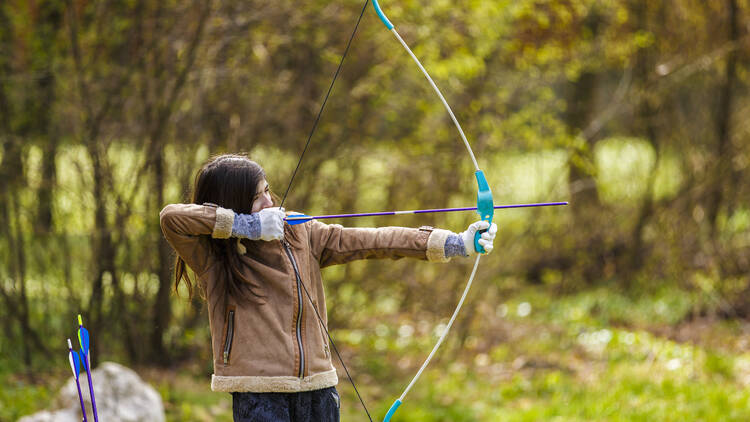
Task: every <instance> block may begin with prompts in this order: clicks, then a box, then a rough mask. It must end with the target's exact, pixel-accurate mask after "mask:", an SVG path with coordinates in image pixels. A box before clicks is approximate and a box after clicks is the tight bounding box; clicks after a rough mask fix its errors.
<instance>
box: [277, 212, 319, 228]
mask: <svg viewBox="0 0 750 422" xmlns="http://www.w3.org/2000/svg"><path fill="white" fill-rule="evenodd" d="M312 219H313V218H312V217H310V216H309V215H305V214H293V215H290V216H288V217H286V218H285V219H284V220H286V222H287V224H289V225H290V226H296V225H297V224H302V223H306V222H308V221H310V220H312Z"/></svg>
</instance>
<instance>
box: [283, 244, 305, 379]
mask: <svg viewBox="0 0 750 422" xmlns="http://www.w3.org/2000/svg"><path fill="white" fill-rule="evenodd" d="M281 244H282V245H284V249H285V250H286V254H287V256H289V260H290V261H292V267H294V275H295V277H296V278H297V302H298V303H299V305H298V306H297V346H298V347H299V356H300V364H299V374H298V376H299V378H304V375H305V349H304V348H303V347H302V310H303V309H302V278H301V277H300V274H299V268H297V261H295V260H294V255H292V250H291V249H290V248H289V243H287V242H286V240H282V241H281Z"/></svg>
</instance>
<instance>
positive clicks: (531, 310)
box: [0, 287, 750, 422]
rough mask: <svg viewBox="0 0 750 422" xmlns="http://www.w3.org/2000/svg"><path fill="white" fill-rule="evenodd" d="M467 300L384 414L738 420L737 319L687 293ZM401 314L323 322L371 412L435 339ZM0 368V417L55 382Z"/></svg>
mask: <svg viewBox="0 0 750 422" xmlns="http://www.w3.org/2000/svg"><path fill="white" fill-rule="evenodd" d="M470 300H471V301H473V303H471V304H469V305H470V306H476V307H477V310H478V311H479V312H478V313H477V316H476V317H475V319H474V320H475V321H474V323H473V324H472V325H471V326H470V327H469V328H468V330H469V331H470V333H471V335H469V336H467V337H466V338H465V341H464V342H463V344H462V345H459V344H458V342H457V339H459V338H460V337H461V335H462V334H465V333H461V332H459V331H458V330H456V331H455V332H453V333H451V335H450V336H449V339H450V341H449V342H448V343H446V344H445V345H444V348H443V349H441V351H440V353H439V354H438V357H437V360H436V361H434V362H433V363H432V364H431V366H430V368H428V370H427V371H426V372H425V373H424V375H423V377H422V379H421V380H420V381H419V382H418V383H417V384H416V385H415V387H414V388H413V390H412V391H411V392H410V394H409V396H407V398H406V400H405V402H404V404H403V405H402V406H401V408H400V409H399V411H398V412H397V413H396V417H395V418H394V421H407V420H408V421H414V422H427V421H453V422H464V421H466V422H468V421H496V420H497V421H540V420H541V421H652V420H659V421H686V420H689V421H713V420H722V421H741V420H743V421H744V420H750V389H748V388H746V386H747V385H748V384H750V353H747V352H745V349H746V346H747V344H749V343H748V342H749V341H750V338H748V335H747V334H745V332H747V331H748V330H747V324H745V323H742V322H737V321H735V322H725V321H720V320H715V321H711V320H699V321H692V322H684V321H685V320H686V318H685V316H686V315H688V314H689V313H690V312H691V309H692V308H693V306H694V304H695V303H697V302H699V301H700V300H701V297H700V296H695V295H693V294H689V293H685V292H683V291H680V290H671V289H660V290H655V291H653V292H651V293H649V294H644V295H642V296H638V297H632V296H629V295H625V294H621V293H617V292H613V291H612V290H611V289H609V290H608V289H603V288H602V289H596V290H592V291H587V292H583V293H579V294H573V295H567V296H562V297H556V296H555V295H553V294H551V293H550V292H549V291H548V288H546V287H537V288H522V289H521V290H519V291H517V292H516V293H514V294H512V296H509V298H508V299H507V300H506V301H505V302H504V303H501V304H499V305H498V304H493V305H492V306H490V305H489V302H491V300H490V301H486V302H485V301H484V297H479V295H477V294H476V293H475V295H474V298H473V299H470ZM464 315H466V314H464ZM459 319H460V318H459ZM406 326H407V325H406V324H404V325H402V326H400V327H389V326H388V325H387V324H384V323H383V322H382V321H381V322H379V323H378V324H377V326H375V327H372V328H373V329H372V330H370V329H369V328H360V329H357V330H338V331H337V332H336V331H335V332H334V336H335V337H336V338H337V339H338V340H339V341H338V342H339V346H340V347H341V348H342V349H343V351H344V353H345V356H347V358H346V359H347V363H348V364H349V366H350V369H352V370H353V373H354V376H355V381H356V382H357V384H358V388H360V391H361V392H362V394H363V396H364V398H365V400H366V403H368V407H369V408H370V410H371V412H372V414H373V417H374V418H375V419H376V420H380V419H381V418H382V416H383V415H384V414H385V412H386V411H387V409H388V407H389V406H390V404H391V403H392V401H393V399H394V398H396V397H398V395H400V393H401V390H402V389H403V388H404V387H405V385H406V383H408V381H409V380H410V379H411V377H412V376H413V375H414V373H415V372H416V369H417V367H418V366H419V365H420V364H421V361H422V359H424V357H425V356H426V354H427V353H428V352H429V348H430V347H431V346H432V344H433V342H434V340H435V331H436V330H435V329H434V327H428V329H427V330H425V329H423V328H424V327H422V328H416V329H407V328H404V327H406ZM363 332H364V333H368V334H367V335H364V336H363V335H362V333H363ZM3 367H4V368H6V370H5V371H4V372H1V373H2V375H1V376H2V377H3V385H4V386H5V388H3V389H1V390H0V421H6V420H15V419H17V418H18V417H19V416H21V415H23V414H28V413H31V412H33V411H35V410H38V409H41V408H45V407H47V403H49V402H50V401H51V400H52V398H53V397H54V391H55V390H56V388H57V387H59V385H61V384H62V382H63V381H64V379H63V378H62V377H61V376H58V377H57V378H56V379H55V378H49V379H50V381H48V382H42V383H39V384H28V383H26V382H24V381H22V378H21V377H18V376H17V375H14V374H12V372H11V371H8V370H7V368H8V367H7V366H5V365H3ZM61 371H62V369H61ZM139 372H140V373H141V375H142V376H143V377H144V378H145V379H146V380H147V381H149V382H150V383H151V384H152V385H153V386H155V388H156V389H157V390H158V391H159V393H160V394H161V396H162V398H163V399H164V402H165V409H166V412H167V420H168V421H187V420H189V421H214V420H231V397H230V396H229V395H228V394H222V393H211V392H210V390H209V379H208V378H207V377H196V376H195V375H194V374H195V371H184V372H163V371H157V370H141V371H139ZM338 388H339V391H340V392H341V394H342V396H343V399H342V420H344V421H359V420H367V419H366V416H365V414H364V411H363V409H362V408H361V406H360V404H359V401H358V400H357V398H356V396H355V395H354V391H353V389H352V388H351V386H350V385H349V384H348V381H347V380H346V378H342V379H341V382H340V384H339V387H338Z"/></svg>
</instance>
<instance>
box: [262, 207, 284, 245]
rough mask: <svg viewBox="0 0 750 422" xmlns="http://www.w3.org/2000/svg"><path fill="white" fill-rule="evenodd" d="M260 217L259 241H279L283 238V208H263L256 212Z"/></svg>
mask: <svg viewBox="0 0 750 422" xmlns="http://www.w3.org/2000/svg"><path fill="white" fill-rule="evenodd" d="M258 216H259V217H260V240H265V241H269V240H281V239H283V238H284V217H286V214H285V213H284V209H283V208H278V207H275V208H264V209H262V210H260V211H259V212H258Z"/></svg>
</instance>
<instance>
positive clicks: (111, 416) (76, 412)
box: [18, 362, 165, 422]
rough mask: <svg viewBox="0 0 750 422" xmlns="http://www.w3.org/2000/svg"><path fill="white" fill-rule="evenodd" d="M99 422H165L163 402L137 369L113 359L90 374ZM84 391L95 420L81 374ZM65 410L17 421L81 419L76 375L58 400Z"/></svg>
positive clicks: (90, 417) (74, 421)
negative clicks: (135, 370) (115, 361)
mask: <svg viewBox="0 0 750 422" xmlns="http://www.w3.org/2000/svg"><path fill="white" fill-rule="evenodd" d="M91 378H92V380H91V381H92V383H93V384H94V394H95V398H96V410H97V413H98V416H99V420H100V421H106V422H164V420H165V416H164V405H163V403H162V401H161V397H160V396H159V393H157V392H156V390H155V389H154V388H153V387H151V386H150V385H148V384H146V383H145V382H143V380H141V378H140V377H139V376H138V374H136V373H135V372H134V371H132V370H130V369H128V368H126V367H124V366H122V365H120V364H117V363H113V362H105V363H102V364H101V365H99V367H98V368H96V369H94V370H93V372H92V373H91ZM80 383H81V392H82V393H83V400H84V403H85V405H86V414H87V415H88V420H89V421H93V420H94V416H93V408H92V406H91V397H90V395H89V384H88V379H87V377H86V373H85V372H84V373H82V374H81V377H80ZM56 402H57V403H58V405H59V407H62V409H59V410H54V411H42V412H39V413H35V414H33V415H31V416H25V417H23V418H21V419H20V420H19V421H18V422H47V421H55V422H81V404H80V401H79V399H78V390H77V388H76V382H75V378H73V377H70V379H69V380H68V381H67V382H66V383H65V385H64V386H63V387H62V389H61V390H60V393H59V395H58V397H57V399H56Z"/></svg>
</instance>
